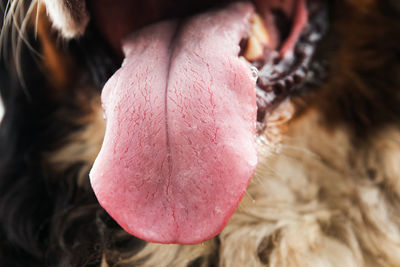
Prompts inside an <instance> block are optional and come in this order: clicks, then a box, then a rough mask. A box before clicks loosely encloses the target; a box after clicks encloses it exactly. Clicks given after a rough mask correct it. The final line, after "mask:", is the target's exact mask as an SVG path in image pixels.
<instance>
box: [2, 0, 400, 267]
mask: <svg viewBox="0 0 400 267" xmlns="http://www.w3.org/2000/svg"><path fill="white" fill-rule="evenodd" d="M13 2H16V0H14V1H13ZM17 2H18V1H17ZM19 2H21V3H22V4H20V5H21V6H20V7H19V8H21V9H24V10H25V13H27V11H28V10H31V12H28V13H29V14H28V15H29V17H30V20H31V22H30V23H28V24H27V25H28V26H27V27H26V33H25V34H24V36H25V37H24V38H25V40H26V42H29V46H32V48H33V49H35V50H36V51H39V53H40V57H39V56H37V55H35V53H33V52H32V50H31V49H30V48H29V46H28V45H23V46H21V51H20V52H19V53H20V56H19V57H18V58H19V59H20V61H21V62H20V64H21V66H22V67H21V70H20V72H18V71H17V70H16V69H17V68H16V63H15V62H14V61H13V59H15V58H14V57H13V56H9V57H8V61H7V57H6V59H4V61H3V63H2V64H1V65H0V81H1V82H0V90H1V91H0V92H1V95H2V97H3V100H4V104H5V108H6V112H5V116H4V119H3V122H2V124H1V127H0V153H1V154H0V265H1V266H102V267H105V266H368V267H369V266H371V267H372V266H400V211H399V208H400V120H399V119H400V35H399V33H400V8H399V5H398V3H397V2H396V1H395V0H393V1H390V0H364V1H363V0H336V1H331V2H329V16H330V23H331V25H330V29H329V31H328V34H327V36H325V38H324V40H323V41H322V43H321V44H320V45H319V48H318V54H317V58H318V60H317V61H316V62H317V63H319V65H318V66H314V68H313V69H314V72H313V73H314V75H315V76H316V78H315V79H311V81H310V82H309V83H307V84H306V88H304V90H303V91H302V93H299V94H298V95H296V96H292V98H291V100H290V101H289V100H288V101H286V102H284V103H283V104H281V105H280V106H279V107H278V108H277V109H275V110H274V111H273V112H272V113H271V114H269V115H268V123H267V125H268V127H267V129H266V130H265V132H264V134H262V135H261V136H260V137H258V139H257V143H258V151H259V165H258V167H257V170H256V173H255V175H254V177H253V178H252V180H251V182H250V184H249V187H248V188H247V192H246V194H245V197H244V198H243V200H242V201H241V203H240V205H239V207H238V209H237V211H236V212H235V213H234V215H233V217H232V218H231V220H230V221H229V223H228V225H227V226H226V227H225V228H224V230H223V231H222V232H221V233H220V234H219V235H218V236H217V237H215V238H214V239H212V240H209V241H207V242H204V243H202V244H198V245H187V246H182V245H161V244H152V243H145V242H143V241H141V240H138V239H136V238H135V237H132V236H130V235H129V234H127V233H125V232H124V231H123V230H122V229H121V228H120V227H119V226H118V225H117V224H116V223H115V222H114V221H113V220H112V219H111V218H110V217H109V216H108V215H107V214H106V213H105V211H104V210H103V209H102V208H101V207H100V206H99V204H98V203H97V201H96V199H95V197H94V194H93V192H92V190H91V188H90V185H89V181H88V171H89V169H90V167H91V165H92V163H93V161H94V158H95V157H96V155H97V152H98V151H99V149H100V146H101V142H102V138H103V132H104V120H103V119H102V111H101V105H100V100H99V95H100V92H101V85H102V84H103V83H104V81H105V80H106V78H107V77H109V76H110V75H111V73H112V72H113V71H114V70H115V69H116V64H114V63H113V62H112V60H111V59H110V57H107V56H104V55H106V54H107V53H108V54H110V53H112V52H110V51H109V50H108V48H107V47H106V46H105V45H104V47H103V46H101V45H100V46H99V45H96V46H93V45H92V44H93V42H94V41H96V44H98V43H99V42H98V40H99V36H98V35H97V34H96V32H95V31H94V30H93V29H91V25H90V24H88V25H87V21H88V19H89V18H88V13H87V11H86V9H85V6H84V3H85V2H84V1H78V0H76V1H65V2H64V1H61V0H60V1H59V0H57V1H45V2H44V5H43V4H40V2H32V3H30V2H29V3H26V2H25V3H23V1H19ZM50 2H51V3H50ZM74 2H76V3H78V2H79V3H81V5H80V6H78V7H79V8H78V9H76V7H77V6H76V5H73V3H74ZM32 5H35V6H36V7H35V9H29V7H31V6H32ZM57 5H58V6H57ZM71 6H73V7H74V8H71ZM45 8H47V11H46V9H45ZM63 9H66V10H63ZM32 10H33V11H32ZM60 12H61V13H60ZM47 13H49V17H50V18H52V20H53V22H54V23H51V22H50V20H49V19H48V16H47V15H46V14H47ZM65 13H66V15H65ZM6 18H7V17H6ZM76 18H78V19H76ZM11 19H12V20H14V22H15V23H17V24H18V23H21V22H22V18H18V17H17V16H14V17H11ZM4 25H8V24H7V23H6V22H5V21H3V26H4ZM29 25H33V26H29ZM53 27H54V28H56V29H58V30H60V31H61V35H60V33H59V32H58V31H55V30H53ZM5 30H6V28H4V27H3V30H2V34H4V32H5ZM85 30H86V32H85V34H83V32H84V31H85ZM35 32H36V38H35ZM82 34H83V35H82ZM78 35H82V36H81V37H80V38H79V39H78V40H75V39H73V40H71V41H69V42H66V41H63V39H62V38H60V36H64V37H66V38H73V37H77V36H78ZM3 40H4V39H3ZM100 43H101V42H100ZM13 44H14V43H13V39H12V38H10V39H8V41H7V40H6V41H3V48H4V46H5V47H7V46H12V45H13ZM3 51H4V50H3ZM9 51H12V50H9ZM99 55H101V56H99ZM321 77H324V78H323V79H322V78H321ZM21 79H23V80H24V84H25V87H23V86H22V85H21V82H20V80H21Z"/></svg>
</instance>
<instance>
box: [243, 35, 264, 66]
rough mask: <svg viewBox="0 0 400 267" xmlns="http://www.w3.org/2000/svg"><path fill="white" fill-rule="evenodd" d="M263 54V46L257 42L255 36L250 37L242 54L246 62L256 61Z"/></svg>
mask: <svg viewBox="0 0 400 267" xmlns="http://www.w3.org/2000/svg"><path fill="white" fill-rule="evenodd" d="M263 54H264V46H263V45H262V44H261V43H260V42H259V41H258V40H257V38H256V37H255V36H250V37H249V40H248V43H247V47H246V51H245V52H244V54H243V56H244V57H245V58H246V59H247V60H248V61H253V60H257V59H259V58H260V57H262V55H263Z"/></svg>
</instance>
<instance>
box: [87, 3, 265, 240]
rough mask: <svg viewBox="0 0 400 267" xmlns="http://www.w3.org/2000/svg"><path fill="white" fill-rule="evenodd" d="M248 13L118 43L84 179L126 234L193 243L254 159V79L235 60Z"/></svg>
mask: <svg viewBox="0 0 400 267" xmlns="http://www.w3.org/2000/svg"><path fill="white" fill-rule="evenodd" d="M252 12H253V9H252V6H251V5H249V4H243V3H242V4H234V5H231V6H230V7H228V8H226V9H225V10H223V11H219V12H213V13H207V14H202V15H198V16H197V17H194V18H191V19H190V20H189V21H187V22H186V23H185V24H183V25H178V24H177V23H176V22H172V21H168V22H161V23H159V24H157V25H153V26H149V27H147V28H145V29H143V30H141V31H140V32H136V33H135V34H133V35H131V36H130V37H129V38H128V39H127V40H126V41H125V42H124V52H125V55H126V58H125V60H124V63H123V64H122V67H121V68H120V69H119V70H118V71H117V72H116V73H115V74H114V75H113V76H112V77H111V78H110V80H109V81H108V82H107V84H106V85H105V87H104V90H103V95H102V100H103V105H104V109H105V114H106V118H107V129H106V134H105V138H104V143H103V147H102V149H101V151H100V153H99V155H98V157H97V159H96V161H95V163H94V166H93V169H92V171H91V173H90V177H91V183H92V186H93V190H94V192H95V194H96V196H97V198H98V200H99V202H100V204H101V205H102V206H103V207H104V208H105V209H106V210H107V212H108V213H109V214H110V215H111V216H112V217H113V218H114V219H115V220H116V221H117V222H118V223H119V224H120V225H121V226H122V227H123V228H124V229H125V230H126V231H128V232H129V233H131V234H133V235H135V236H137V237H140V238H142V239H145V240H147V241H152V242H160V243H182V244H191V243H197V242H201V241H204V240H206V239H209V238H211V237H213V236H215V235H216V234H218V233H219V232H220V231H221V229H222V228H223V227H224V226H225V224H226V223H227V221H228V220H229V218H230V216H231V215H232V213H233V212H234V211H235V209H236V207H237V205H238V203H239V201H240V199H241V197H242V196H243V194H244V192H245V190H246V186H247V184H248V182H249V180H250V178H251V176H252V174H253V171H254V169H255V167H256V164H257V155H256V149H255V137H254V134H255V120H256V96H255V81H254V79H253V78H252V75H251V72H250V70H249V67H248V66H247V65H246V64H245V63H244V62H243V61H241V60H240V59H239V58H238V53H239V45H238V44H239V42H240V40H241V38H242V36H243V35H244V34H245V32H246V29H247V27H248V25H249V19H250V17H251V15H252Z"/></svg>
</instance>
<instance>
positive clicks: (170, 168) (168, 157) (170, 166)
mask: <svg viewBox="0 0 400 267" xmlns="http://www.w3.org/2000/svg"><path fill="white" fill-rule="evenodd" d="M181 25H182V21H177V24H176V26H175V27H176V28H175V31H174V35H173V36H172V38H171V42H170V44H169V47H168V54H169V58H168V67H167V72H166V83H165V93H164V114H165V135H166V146H167V155H166V161H167V165H168V173H167V177H166V179H167V186H166V196H167V201H168V205H169V207H170V209H171V216H172V219H173V221H174V225H175V227H176V232H177V233H178V230H179V225H178V223H177V221H176V217H175V206H174V204H173V201H172V200H171V196H172V192H171V191H172V190H171V180H172V172H173V159H172V150H171V144H170V143H171V142H170V133H169V123H168V118H169V116H168V114H169V112H168V102H169V101H168V99H169V97H168V92H169V90H168V88H169V80H170V79H169V78H170V74H171V69H172V58H173V55H174V49H175V46H176V40H177V39H178V37H179V35H180V31H181V29H182V28H181Z"/></svg>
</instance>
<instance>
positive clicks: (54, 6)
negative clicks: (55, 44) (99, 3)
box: [43, 0, 89, 39]
mask: <svg viewBox="0 0 400 267" xmlns="http://www.w3.org/2000/svg"><path fill="white" fill-rule="evenodd" d="M43 1H44V3H45V5H46V9H47V13H48V14H49V17H50V18H51V20H52V21H53V26H54V27H55V28H56V29H57V30H59V31H60V32H61V33H62V36H63V37H65V38H67V39H70V38H75V37H78V36H80V35H83V33H84V32H85V29H86V26H87V24H88V22H89V14H88V12H87V10H86V2H85V1H84V0H76V3H73V4H71V5H73V6H74V9H73V10H71V9H70V7H69V6H68V5H67V1H64V0H43Z"/></svg>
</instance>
